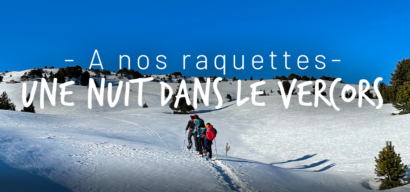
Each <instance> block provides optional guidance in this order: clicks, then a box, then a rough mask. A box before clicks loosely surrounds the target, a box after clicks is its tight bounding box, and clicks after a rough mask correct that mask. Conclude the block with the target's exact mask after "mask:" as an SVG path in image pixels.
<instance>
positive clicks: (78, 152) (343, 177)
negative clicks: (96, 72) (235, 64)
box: [0, 71, 410, 191]
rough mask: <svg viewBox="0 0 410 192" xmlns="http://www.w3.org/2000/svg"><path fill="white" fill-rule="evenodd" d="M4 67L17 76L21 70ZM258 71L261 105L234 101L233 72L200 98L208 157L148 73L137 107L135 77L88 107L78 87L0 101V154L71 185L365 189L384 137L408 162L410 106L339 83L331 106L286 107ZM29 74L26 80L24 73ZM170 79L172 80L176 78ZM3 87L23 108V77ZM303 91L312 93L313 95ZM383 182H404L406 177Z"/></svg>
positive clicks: (275, 86)
mask: <svg viewBox="0 0 410 192" xmlns="http://www.w3.org/2000/svg"><path fill="white" fill-rule="evenodd" d="M10 73H14V74H13V78H17V79H16V80H19V78H18V75H22V74H24V71H23V72H10ZM6 76H7V75H6ZM153 76H154V75H153ZM9 80H10V79H6V77H5V79H4V81H9ZM258 81H259V80H258ZM258 81H242V97H245V96H248V97H250V93H251V88H250V87H249V86H250V84H251V83H255V82H258ZM265 81H266V84H265V85H263V86H260V87H259V88H258V90H259V89H262V90H266V92H267V93H268V94H270V96H263V97H258V98H257V101H258V102H265V103H266V106H264V107H257V106H254V105H252V103H251V102H250V101H249V102H247V103H245V104H244V105H243V106H240V107H238V106H237V105H236V102H235V100H236V97H237V95H236V92H237V82H232V81H229V82H221V83H219V85H218V88H219V91H220V92H221V95H222V96H223V98H225V96H226V94H228V93H229V94H231V95H232V97H233V99H234V101H233V102H224V104H223V107H222V108H221V109H215V106H216V105H217V98H216V96H215V95H214V94H211V98H210V106H204V105H203V104H202V103H201V104H199V108H198V109H197V110H196V111H195V113H196V114H198V115H199V116H200V117H201V118H203V119H204V120H205V122H210V123H212V124H213V125H214V126H215V127H216V129H217V130H218V135H217V138H216V148H217V150H218V159H217V160H216V161H212V162H207V161H205V160H203V159H202V158H199V157H197V155H195V154H193V153H190V152H188V151H187V150H184V148H185V147H184V146H183V143H184V128H185V126H186V123H187V122H188V120H189V116H188V115H173V114H172V111H171V110H170V109H169V107H168V106H164V107H161V105H160V90H161V89H160V84H159V83H155V82H150V83H145V84H144V93H143V103H145V102H146V103H147V105H148V106H149V108H145V109H143V108H142V107H140V106H138V104H137V99H138V85H132V86H131V90H132V92H131V93H130V106H128V107H125V106H124V100H123V99H124V91H123V92H122V94H121V99H120V102H119V104H118V105H117V106H116V107H114V108H110V107H109V106H108V103H107V101H106V100H105V101H104V107H100V106H99V105H98V102H97V101H96V100H95V98H94V102H93V109H91V110H90V109H88V108H87V94H88V92H87V88H86V87H83V86H70V87H68V89H67V90H68V91H73V92H74V94H73V95H71V96H67V98H66V100H67V101H70V102H71V101H72V102H75V106H74V107H66V106H62V105H61V103H60V102H59V101H60V96H59V94H57V95H58V96H57V105H56V106H55V107H52V106H51V104H50V102H49V101H48V100H47V99H46V102H45V103H46V105H45V109H43V110H41V109H40V107H39V106H40V105H39V95H40V92H39V88H38V89H37V92H36V95H35V100H34V105H35V107H36V111H37V113H36V114H29V113H22V112H11V111H0V160H1V161H3V162H5V163H6V164H8V165H10V166H12V167H14V168H17V169H20V170H24V171H28V172H30V173H33V174H36V175H39V176H42V177H45V178H48V179H50V180H52V181H53V182H55V183H57V184H60V185H61V186H64V187H66V188H68V189H70V190H73V191H163V190H166V191H193V190H200V191H369V190H370V189H372V188H373V189H377V188H378V186H377V185H378V183H376V182H374V178H375V174H374V165H375V162H374V157H375V156H377V154H378V152H379V151H380V150H381V149H382V148H383V147H384V145H385V141H388V140H389V141H393V144H394V145H395V149H396V152H398V153H401V156H402V160H403V162H404V163H407V164H408V163H410V152H409V151H410V146H409V145H408V135H409V134H410V129H409V120H410V116H408V115H400V116H397V115H396V116H392V115H391V112H392V111H394V110H395V109H394V108H393V107H392V106H391V105H390V104H385V105H384V106H383V107H382V108H381V109H379V110H377V109H375V107H373V106H371V105H370V104H368V103H367V102H366V101H364V106H363V107H362V108H359V107H358V104H357V103H358V100H357V99H355V100H354V101H353V102H351V103H345V102H343V101H342V100H341V98H339V95H340V92H341V90H342V88H343V86H344V84H338V86H337V87H336V90H335V95H336V97H335V100H336V104H337V105H338V107H339V108H341V111H339V112H338V111H335V110H334V109H333V107H329V106H327V105H326V104H325V103H324V102H322V101H320V103H319V107H318V108H315V107H304V106H300V105H299V103H298V96H297V95H295V96H292V100H291V104H290V107H289V109H285V108H284V105H283V102H282V98H281V96H280V95H278V94H277V90H278V84H277V80H265ZM300 82H302V81H300ZM231 83H232V84H231ZM27 84H28V90H31V85H32V82H27ZM169 84H170V85H171V86H172V87H173V89H174V90H175V88H176V86H177V85H178V84H177V83H169ZM330 84H331V82H329V81H327V85H326V87H327V90H326V91H327V93H328V95H329V88H328V87H329V86H330ZM49 85H50V86H51V84H49ZM353 86H355V87H357V85H353ZM188 87H191V88H193V84H188ZM116 89H117V87H114V90H113V93H115V92H116ZM270 90H273V92H274V93H273V94H272V93H270ZM3 91H6V92H7V94H8V95H9V97H10V98H11V99H12V101H13V102H14V103H15V104H16V106H17V110H21V108H22V107H23V105H22V102H21V91H22V84H5V83H0V92H3ZM212 91H213V90H212V86H211V92H212ZM57 93H58V91H57ZM105 94H107V90H106V91H105ZM189 94H190V95H191V96H192V91H190V92H189ZM106 98H107V97H106V96H105V99H106ZM304 101H305V102H308V101H312V102H313V101H314V96H313V95H310V96H305V97H304ZM374 101H375V102H376V104H377V100H374ZM226 143H229V145H230V146H231V150H230V151H229V152H228V157H226V156H225V146H226ZM213 150H214V153H215V145H214V146H213ZM390 191H410V186H403V187H399V188H395V189H392V190H390Z"/></svg>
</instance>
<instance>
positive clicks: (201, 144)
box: [196, 137, 204, 154]
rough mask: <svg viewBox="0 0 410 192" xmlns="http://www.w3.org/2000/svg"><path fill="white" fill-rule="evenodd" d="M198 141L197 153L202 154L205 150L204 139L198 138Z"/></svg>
mask: <svg viewBox="0 0 410 192" xmlns="http://www.w3.org/2000/svg"><path fill="white" fill-rule="evenodd" d="M196 139H197V145H198V147H197V148H196V151H198V152H200V153H201V154H202V153H203V150H204V138H201V137H197V138H196Z"/></svg>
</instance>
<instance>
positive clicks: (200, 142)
mask: <svg viewBox="0 0 410 192" xmlns="http://www.w3.org/2000/svg"><path fill="white" fill-rule="evenodd" d="M194 118H195V121H194V122H195V128H194V131H193V133H194V134H196V139H197V143H196V144H197V146H196V151H197V153H198V155H202V153H203V146H204V138H205V137H202V135H204V130H205V123H204V120H202V119H201V118H199V116H198V115H196V114H195V115H194Z"/></svg>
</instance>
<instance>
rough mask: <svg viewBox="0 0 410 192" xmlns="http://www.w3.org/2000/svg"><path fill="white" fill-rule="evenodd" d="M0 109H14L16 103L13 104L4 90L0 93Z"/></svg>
mask: <svg viewBox="0 0 410 192" xmlns="http://www.w3.org/2000/svg"><path fill="white" fill-rule="evenodd" d="M0 109H3V110H11V111H15V110H16V105H14V103H13V102H11V100H10V98H9V96H8V95H7V93H6V92H5V91H4V92H3V93H2V94H1V95H0Z"/></svg>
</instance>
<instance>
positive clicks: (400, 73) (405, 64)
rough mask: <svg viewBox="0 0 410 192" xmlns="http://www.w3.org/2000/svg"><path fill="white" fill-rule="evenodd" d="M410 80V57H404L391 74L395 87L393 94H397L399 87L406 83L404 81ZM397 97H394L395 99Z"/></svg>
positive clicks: (391, 81)
mask: <svg viewBox="0 0 410 192" xmlns="http://www.w3.org/2000/svg"><path fill="white" fill-rule="evenodd" d="M408 81H410V58H408V59H403V60H401V61H399V62H398V63H397V64H396V69H395V70H394V73H392V74H391V78H390V84H391V85H392V87H393V96H394V97H395V96H396V95H397V92H398V90H399V87H400V86H402V85H404V82H408ZM394 100H395V98H393V101H394Z"/></svg>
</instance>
